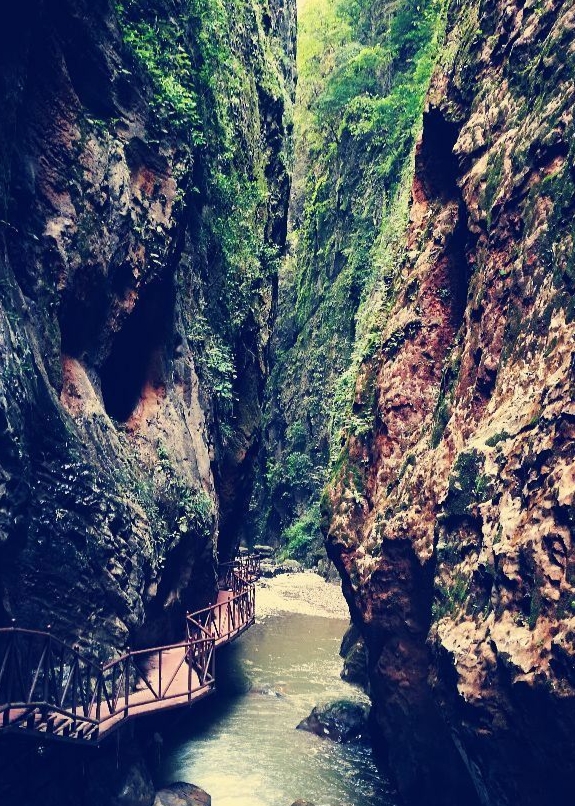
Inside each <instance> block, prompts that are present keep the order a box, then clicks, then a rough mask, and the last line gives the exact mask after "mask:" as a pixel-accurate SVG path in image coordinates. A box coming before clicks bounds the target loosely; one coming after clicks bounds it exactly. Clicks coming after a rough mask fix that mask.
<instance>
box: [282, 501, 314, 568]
mask: <svg viewBox="0 0 575 806" xmlns="http://www.w3.org/2000/svg"><path fill="white" fill-rule="evenodd" d="M320 518H321V516H320V511H319V505H317V504H316V505H314V506H312V507H310V509H308V510H307V511H306V512H305V513H304V514H303V515H302V516H301V517H300V518H298V519H297V520H296V521H295V522H294V523H292V524H291V525H290V526H288V528H287V529H286V530H285V531H284V532H283V534H282V543H283V545H284V548H283V550H282V551H281V552H280V559H287V558H290V559H294V560H300V561H303V562H306V561H309V560H310V559H312V558H313V554H314V551H315V553H316V554H318V555H320V556H321V549H320V547H321V544H322V534H321V531H320V528H319V524H320Z"/></svg>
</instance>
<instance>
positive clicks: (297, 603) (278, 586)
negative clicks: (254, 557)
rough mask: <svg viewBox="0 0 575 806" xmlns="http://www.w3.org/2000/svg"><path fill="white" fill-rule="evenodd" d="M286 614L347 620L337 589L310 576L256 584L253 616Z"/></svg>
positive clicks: (341, 598) (346, 611) (314, 576)
mask: <svg viewBox="0 0 575 806" xmlns="http://www.w3.org/2000/svg"><path fill="white" fill-rule="evenodd" d="M286 612H287V613H301V614H304V615H308V616H323V617H324V618H341V619H346V620H349V610H348V607H347V604H346V601H345V599H344V598H343V594H342V592H341V587H340V586H339V585H334V584H333V583H331V582H326V581H325V580H324V579H323V578H322V577H320V576H319V575H318V574H313V573H311V572H305V573H300V574H279V575H278V576H276V577H272V578H271V579H261V580H260V581H259V582H258V584H257V592H256V613H257V615H258V616H259V617H265V616H270V615H273V614H275V613H286Z"/></svg>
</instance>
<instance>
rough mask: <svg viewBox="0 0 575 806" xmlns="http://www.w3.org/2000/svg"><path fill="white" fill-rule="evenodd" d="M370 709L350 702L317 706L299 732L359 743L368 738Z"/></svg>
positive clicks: (299, 727) (299, 728) (344, 701)
mask: <svg viewBox="0 0 575 806" xmlns="http://www.w3.org/2000/svg"><path fill="white" fill-rule="evenodd" d="M368 713H369V707H368V706H367V705H364V704H363V703H357V702H351V701H350V700H337V701H336V702H331V703H324V704H322V705H316V706H315V708H314V709H313V710H312V712H311V714H310V715H309V716H308V717H307V718H306V719H304V720H302V721H301V722H300V723H299V725H298V726H297V730H307V731H309V732H310V733H315V734H316V736H321V737H322V738H325V739H331V740H332V741H334V742H341V743H346V742H352V741H358V740H359V739H362V738H363V737H365V736H367V717H368Z"/></svg>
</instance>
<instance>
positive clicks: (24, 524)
mask: <svg viewBox="0 0 575 806" xmlns="http://www.w3.org/2000/svg"><path fill="white" fill-rule="evenodd" d="M57 5H58V8H57V9H52V8H50V9H49V8H48V7H47V6H45V4H43V3H41V2H39V1H38V0H34V1H33V2H32V4H31V5H30V4H28V5H27V6H26V7H25V8H24V7H23V6H22V7H21V8H20V7H14V9H13V10H11V13H10V14H9V15H8V17H7V19H6V24H5V26H3V28H2V31H1V33H0V36H1V40H2V41H1V42H0V45H1V47H0V81H1V83H0V97H1V99H2V106H3V115H2V119H1V120H0V241H1V246H2V249H1V255H0V351H1V352H2V354H3V355H4V354H5V355H6V356H8V357H9V358H8V359H7V361H6V366H5V368H4V370H3V372H2V373H0V447H1V450H0V478H1V479H2V485H1V487H2V491H1V495H0V623H3V622H6V621H9V619H11V618H12V617H16V618H17V619H18V621H19V623H20V624H21V625H23V626H31V627H34V626H38V624H37V623H38V620H40V623H42V624H45V623H48V622H50V623H52V625H53V626H54V629H55V631H56V632H57V634H58V635H60V636H61V637H63V638H69V639H70V640H74V641H76V640H77V639H79V640H80V641H85V642H86V643H90V644H92V647H93V648H94V649H95V651H98V645H103V646H106V647H108V648H111V647H114V646H121V645H122V644H125V643H126V642H127V641H128V640H130V641H131V642H132V643H133V642H134V640H138V641H141V642H145V641H150V640H152V641H153V640H154V632H155V631H158V630H161V631H162V634H163V637H164V638H167V637H169V635H170V629H171V628H172V627H173V629H174V630H175V631H176V632H177V631H178V630H179V629H181V622H180V620H179V617H180V616H181V611H182V609H183V608H185V607H186V606H188V607H193V605H194V603H200V602H203V601H205V600H206V599H207V598H208V597H209V596H211V595H212V593H213V585H214V565H215V562H216V550H218V549H219V550H220V552H221V555H222V558H224V557H225V556H226V554H229V553H231V552H232V551H233V550H234V548H235V543H236V540H237V539H238V527H239V524H240V523H241V517H239V516H238V514H239V513H241V511H242V510H243V507H244V501H245V498H246V490H247V489H248V488H249V478H250V474H251V466H252V460H253V455H254V452H255V449H256V446H257V440H258V433H259V430H258V429H259V421H260V408H261V399H262V393H263V384H264V379H265V376H266V373H267V354H268V342H269V331H270V327H271V319H272V312H273V307H274V301H275V296H276V269H277V261H278V257H279V254H280V253H281V251H282V248H283V244H284V241H285V234H286V219H287V203H288V196H289V162H290V148H291V146H290V133H291V127H292V120H291V104H292V93H293V88H294V81H295V78H294V47H295V38H294V34H295V7H294V5H293V4H292V3H290V2H287V3H284V2H281V3H280V2H274V0H270V2H261V3H260V2H258V0H209V1H208V2H196V0H143V1H142V2H135V0H117V2H103V3H90V2H88V0H73V2H72V0H62V2H61V3H58V4H57ZM16 43H17V44H16ZM39 569H41V571H40V570H39ZM43 574H45V575H46V576H47V577H48V579H49V584H48V583H46V585H44V584H43V583H44V582H45V579H44V577H43ZM191 579H193V583H194V584H193V585H191V584H190V580H191ZM44 588H46V590H44ZM47 611H49V612H50V615H48V612H47ZM42 614H43V615H42Z"/></svg>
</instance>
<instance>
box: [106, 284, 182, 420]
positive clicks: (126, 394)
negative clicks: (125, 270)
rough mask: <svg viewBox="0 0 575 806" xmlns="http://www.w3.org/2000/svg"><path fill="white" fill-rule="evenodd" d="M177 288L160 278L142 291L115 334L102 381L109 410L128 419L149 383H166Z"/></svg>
mask: <svg viewBox="0 0 575 806" xmlns="http://www.w3.org/2000/svg"><path fill="white" fill-rule="evenodd" d="M173 309H174V289H173V285H172V283H171V281H167V280H157V281H154V282H152V283H150V284H149V285H148V286H147V287H146V288H145V289H143V290H142V292H141V295H140V298H139V299H138V301H137V303H136V306H135V308H134V310H133V311H132V312H131V313H130V314H129V316H128V317H127V318H126V320H125V321H124V323H123V325H122V328H121V329H120V330H119V332H118V333H117V334H116V336H115V337H114V341H113V343H112V347H111V350H110V353H109V355H108V358H107V359H106V361H105V362H104V364H103V366H102V369H101V372H100V380H101V384H102V399H103V401H104V407H105V409H106V412H107V413H108V414H109V416H110V417H112V418H113V419H114V420H118V421H119V422H126V421H127V420H128V419H129V418H130V416H131V415H132V413H133V412H134V409H135V408H136V406H137V405H138V402H139V400H140V398H141V396H142V392H143V390H144V387H145V385H146V383H148V382H149V383H152V384H153V385H155V386H158V385H160V384H161V383H163V382H164V380H165V378H164V375H165V370H164V361H165V346H166V342H167V340H168V337H169V334H170V333H171V331H172V327H171V325H172V320H173Z"/></svg>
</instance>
